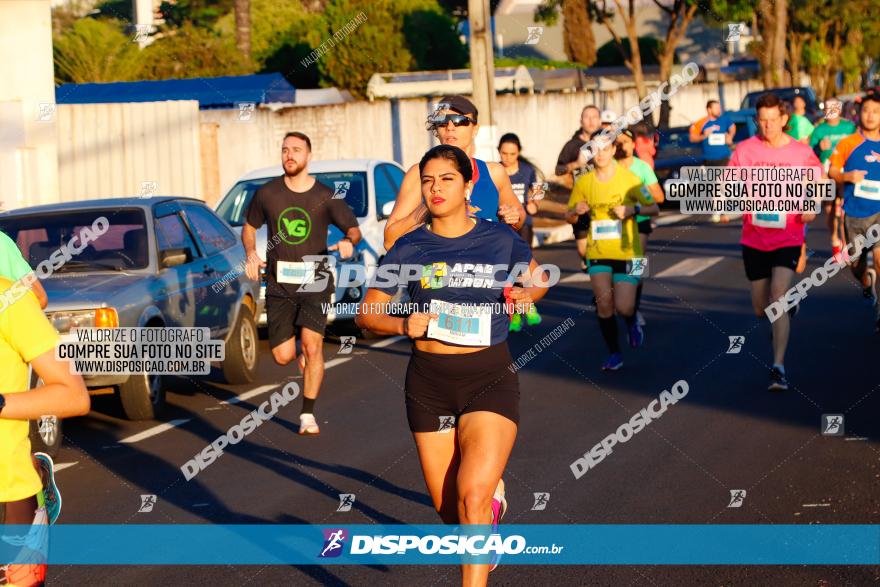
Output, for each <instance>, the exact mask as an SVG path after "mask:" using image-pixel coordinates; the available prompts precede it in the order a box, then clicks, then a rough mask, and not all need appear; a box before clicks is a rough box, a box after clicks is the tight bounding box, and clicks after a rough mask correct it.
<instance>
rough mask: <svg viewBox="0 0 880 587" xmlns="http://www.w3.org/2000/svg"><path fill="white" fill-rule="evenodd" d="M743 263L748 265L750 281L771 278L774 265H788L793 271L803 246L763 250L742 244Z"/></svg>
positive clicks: (747, 271)
mask: <svg viewBox="0 0 880 587" xmlns="http://www.w3.org/2000/svg"><path fill="white" fill-rule="evenodd" d="M742 255H743V264H744V265H745V267H746V277H748V279H749V281H758V280H759V279H770V275H771V274H772V273H773V268H774V267H788V268H789V269H791V270H792V271H794V270H795V269H796V268H797V264H798V259H800V258H801V248H800V247H799V246H798V247H782V248H780V249H773V250H772V251H762V250H760V249H754V248H752V247H749V246H746V245H743V246H742Z"/></svg>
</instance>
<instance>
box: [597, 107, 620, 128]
mask: <svg viewBox="0 0 880 587" xmlns="http://www.w3.org/2000/svg"><path fill="white" fill-rule="evenodd" d="M615 120H617V112H615V111H614V110H603V111H602V114H601V115H599V121H600V122H601V123H602V128H608V127H609V126H611V125H612V124H614V121H615Z"/></svg>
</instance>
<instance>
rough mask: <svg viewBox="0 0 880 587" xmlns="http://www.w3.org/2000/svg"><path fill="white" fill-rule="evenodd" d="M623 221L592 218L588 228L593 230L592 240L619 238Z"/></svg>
mask: <svg viewBox="0 0 880 587" xmlns="http://www.w3.org/2000/svg"><path fill="white" fill-rule="evenodd" d="M622 226H623V223H622V222H621V221H620V220H611V219H609V220H592V221H591V222H590V230H592V231H593V240H594V241H601V240H612V239H619V238H620V235H621V227H622Z"/></svg>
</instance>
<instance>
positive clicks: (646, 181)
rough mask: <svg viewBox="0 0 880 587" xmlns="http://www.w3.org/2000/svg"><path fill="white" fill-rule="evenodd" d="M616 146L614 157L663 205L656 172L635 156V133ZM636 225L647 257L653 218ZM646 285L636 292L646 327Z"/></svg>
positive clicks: (619, 139) (640, 318)
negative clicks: (643, 296) (644, 312)
mask: <svg viewBox="0 0 880 587" xmlns="http://www.w3.org/2000/svg"><path fill="white" fill-rule="evenodd" d="M616 144H617V152H616V153H615V155H614V156H615V158H616V159H617V160H618V161H619V162H620V164H621V165H623V166H624V167H626V168H628V169H629V170H630V171H632V172H633V173H634V174H635V175H636V177H638V178H639V179H640V180H641V182H642V185H644V186H645V188H646V189H647V190H648V193H649V194H651V197H652V198H653V199H654V201H655V202H656V203H658V204H662V203H663V200H664V199H665V197H664V196H663V189H662V188H661V187H660V182H659V181H657V175H656V174H655V173H654V170H653V169H651V166H650V165H648V164H647V163H645V162H644V161H642V160H641V159H637V158H636V157H635V156H633V153H634V152H635V146H636V143H635V136H634V135H633V132H632V131H631V130H629V129H628V128H625V129H623V130H622V131H621V132H620V135H619V136H618V137H617V141H616ZM636 223H637V225H638V227H639V240H640V241H641V242H642V254H643V255H644V256H645V257H647V256H648V235H649V234H651V232H653V229H652V228H651V217H650V216H643V215H641V214H639V215H637V216H636ZM644 283H645V282H644V280H642V279H640V280H639V286H638V289H637V290H636V319H637V320H638V322H639V325H640V326H644V325H645V317H644V316H642V313H641V312H639V305H640V304H641V301H642V285H643V284H644Z"/></svg>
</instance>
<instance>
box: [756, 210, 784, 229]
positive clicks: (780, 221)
mask: <svg viewBox="0 0 880 587" xmlns="http://www.w3.org/2000/svg"><path fill="white" fill-rule="evenodd" d="M752 224H754V225H755V226H760V227H761V228H785V215H783V214H780V213H779V212H759V213H758V214H755V215H754V216H753V217H752Z"/></svg>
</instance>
